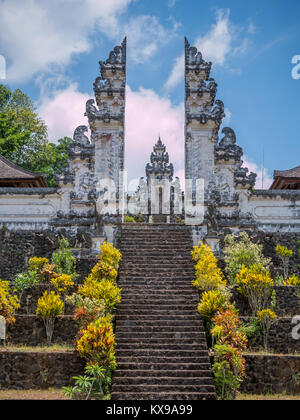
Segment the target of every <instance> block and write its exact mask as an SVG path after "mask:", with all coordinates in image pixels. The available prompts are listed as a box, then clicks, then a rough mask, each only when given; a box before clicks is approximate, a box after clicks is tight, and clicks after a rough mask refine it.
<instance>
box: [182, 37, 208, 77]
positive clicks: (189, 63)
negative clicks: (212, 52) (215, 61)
mask: <svg viewBox="0 0 300 420" xmlns="http://www.w3.org/2000/svg"><path fill="white" fill-rule="evenodd" d="M185 65H186V67H195V70H196V72H201V71H204V72H205V74H206V79H208V78H209V74H210V71H211V66H212V63H211V62H210V61H209V62H206V61H205V60H203V57H202V54H201V52H200V51H198V49H197V48H196V47H191V46H190V44H189V42H188V40H187V38H185Z"/></svg>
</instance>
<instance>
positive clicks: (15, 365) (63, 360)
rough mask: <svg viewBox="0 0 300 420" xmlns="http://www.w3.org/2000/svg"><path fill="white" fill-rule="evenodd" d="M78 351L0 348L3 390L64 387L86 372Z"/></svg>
mask: <svg viewBox="0 0 300 420" xmlns="http://www.w3.org/2000/svg"><path fill="white" fill-rule="evenodd" d="M84 366H85V360H83V359H80V358H79V357H78V356H77V354H76V353H75V352H64V353H55V352H51V353H42V352H14V353H12V352H6V351H3V350H1V347H0V389H41V388H50V387H55V388H61V387H63V386H69V385H72V384H73V382H74V381H73V380H72V377H73V376H77V375H80V374H82V373H83V370H84Z"/></svg>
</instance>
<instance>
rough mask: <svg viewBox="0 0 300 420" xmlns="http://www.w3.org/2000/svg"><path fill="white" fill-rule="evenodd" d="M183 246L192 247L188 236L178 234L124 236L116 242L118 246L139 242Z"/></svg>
mask: <svg viewBox="0 0 300 420" xmlns="http://www.w3.org/2000/svg"><path fill="white" fill-rule="evenodd" d="M181 241H182V243H184V244H188V245H191V246H192V243H193V242H192V240H191V238H190V237H189V236H187V235H183V234H178V235H168V234H162V235H159V234H153V233H150V234H146V235H137V234H136V235H124V236H123V237H121V239H120V240H119V242H118V245H119V246H122V245H123V244H124V243H128V242H130V243H134V242H141V243H143V244H144V243H145V242H147V243H154V244H157V243H163V244H164V243H166V244H174V245H176V246H178V242H181Z"/></svg>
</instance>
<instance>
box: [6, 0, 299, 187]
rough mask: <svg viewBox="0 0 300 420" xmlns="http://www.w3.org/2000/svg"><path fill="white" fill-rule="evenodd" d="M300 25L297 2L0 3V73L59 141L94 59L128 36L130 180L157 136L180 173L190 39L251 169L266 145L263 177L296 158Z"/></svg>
mask: <svg viewBox="0 0 300 420" xmlns="http://www.w3.org/2000/svg"><path fill="white" fill-rule="evenodd" d="M299 23H300V2H299V1H298V0H285V1H284V0H260V1H258V0H244V1H235V0H231V1H211V0H206V1H202V0H198V1H195V0H52V1H50V0H0V54H1V55H3V56H4V57H5V59H6V65H7V69H6V75H7V79H6V81H5V82H6V83H7V84H8V86H9V87H11V88H21V89H22V90H23V91H25V92H26V93H27V94H28V95H29V96H30V97H31V98H32V99H33V100H34V101H35V103H36V106H37V109H38V112H39V113H40V115H41V116H42V117H43V118H44V120H45V121H46V123H47V125H48V127H49V136H50V139H51V140H57V138H59V137H61V136H63V135H69V136H72V133H73V131H74V129H75V128H76V126H77V125H79V124H82V123H85V124H86V120H85V118H84V117H83V114H84V112H85V101H86V100H87V99H88V98H89V97H92V96H93V91H92V85H93V82H94V80H95V78H96V77H97V76H98V75H99V66H98V61H99V60H100V59H106V58H107V56H108V54H109V51H110V50H111V49H112V48H113V46H114V45H116V44H119V43H120V42H121V41H122V38H123V36H125V35H127V37H128V64H127V85H128V92H127V105H128V106H127V111H126V128H127V130H126V146H127V147H126V162H127V169H128V171H129V177H130V178H133V177H138V176H143V175H144V166H145V164H146V163H147V161H148V158H149V155H150V153H151V148H152V145H153V143H154V142H155V141H156V139H157V136H158V134H159V133H160V134H161V136H162V139H163V141H164V142H165V143H166V145H167V147H168V150H169V154H170V158H171V160H172V161H173V162H174V164H175V168H176V170H177V173H178V174H182V171H183V121H184V120H183V118H184V115H183V99H184V83H183V70H182V54H183V51H184V36H187V38H188V39H189V41H190V43H191V44H194V45H196V46H197V47H198V48H199V49H200V50H201V51H202V52H203V55H204V58H205V59H207V60H211V61H213V64H214V65H213V69H212V76H213V77H214V78H215V79H216V81H217V83H218V94H217V97H218V98H219V99H221V100H223V102H224V104H225V108H226V111H227V118H226V120H225V121H224V125H227V126H231V127H232V128H233V129H234V130H235V132H236V134H237V141H238V143H239V144H240V145H241V146H242V147H243V149H244V153H245V160H246V162H247V165H248V167H249V168H250V169H251V170H257V171H258V172H259V174H260V172H261V164H262V159H263V150H264V155H265V167H266V168H267V173H266V177H265V178H266V179H265V186H267V185H268V183H269V182H270V178H271V177H272V173H273V170H274V169H289V168H292V167H295V166H298V165H300V158H299V150H300V146H299V140H300V133H299V121H300V78H299V79H298V80H295V79H293V78H292V74H291V72H292V68H293V67H294V66H295V65H293V64H292V62H291V61H292V58H293V57H294V56H296V55H300V24H299ZM299 73H300V72H299ZM257 186H258V187H260V186H261V180H259V181H258V185H257Z"/></svg>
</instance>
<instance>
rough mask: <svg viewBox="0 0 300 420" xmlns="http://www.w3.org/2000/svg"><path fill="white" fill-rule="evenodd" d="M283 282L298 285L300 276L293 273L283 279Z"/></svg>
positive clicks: (286, 284) (299, 284) (288, 284)
mask: <svg viewBox="0 0 300 420" xmlns="http://www.w3.org/2000/svg"><path fill="white" fill-rule="evenodd" d="M283 284H284V285H285V286H300V278H299V277H298V276H296V274H293V275H292V276H290V277H288V278H287V279H286V280H283Z"/></svg>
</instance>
